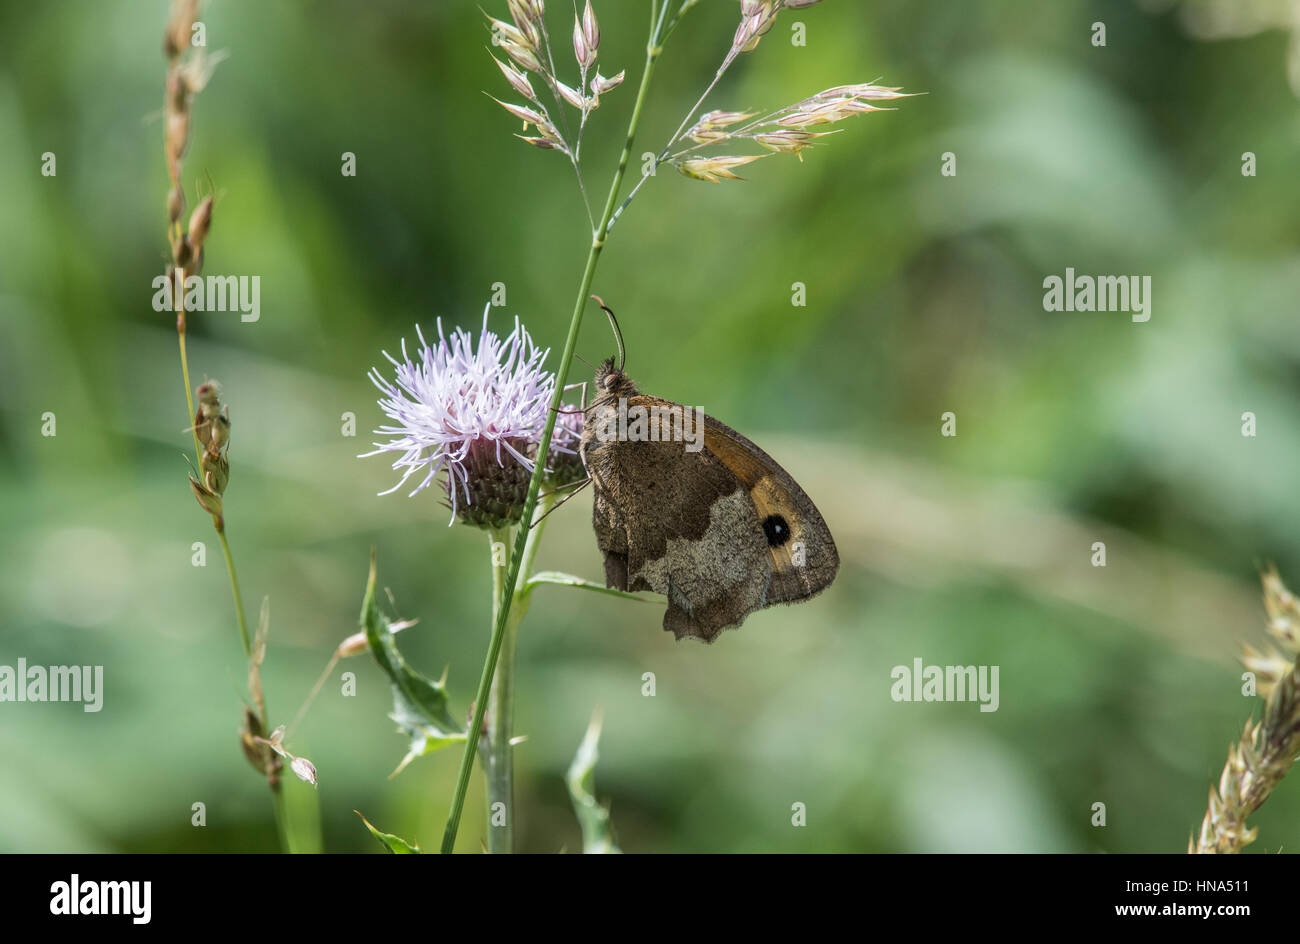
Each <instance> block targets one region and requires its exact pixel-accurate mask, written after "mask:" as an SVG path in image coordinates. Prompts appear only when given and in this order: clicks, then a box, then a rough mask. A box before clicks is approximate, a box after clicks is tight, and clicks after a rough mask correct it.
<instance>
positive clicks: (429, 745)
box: [361, 555, 465, 777]
mask: <svg viewBox="0 0 1300 944" xmlns="http://www.w3.org/2000/svg"><path fill="white" fill-rule="evenodd" d="M361 627H362V629H364V630H365V633H366V643H367V644H368V645H369V647H370V653H371V655H373V656H374V657H375V662H377V663H378V664H379V667H380V668H381V669H383V671H384V674H385V675H387V676H388V678H389V681H391V682H392V685H393V711H392V714H390V715H389V717H390V718H392V719H393V720H394V721H395V722H397V726H398V727H399V728H400V729H401V730H402V731H404V732H405V733H406V734H407V735H408V736H409V737H410V739H411V743H410V748H409V749H408V750H407V752H406V756H405V757H403V758H402V761H401V763H399V764H398V765H397V769H395V770H394V771H393V772H392V773H391V774H390V775H389V776H390V777H395V776H397V774H399V773H401V771H402V770H403V769H404V768H405V767H406V765H407V764H409V763H410V762H411V761H412V760H414V759H415V758H417V757H422V756H424V755H425V754H432V753H433V752H434V751H438V750H441V749H442V748H444V747H447V746H448V745H450V744H456V743H463V742H464V741H465V729H464V728H463V727H461V726H460V725H459V724H458V723H457V721H456V719H455V718H453V717H452V715H451V712H450V711H449V710H448V708H447V687H446V685H445V684H444V682H445V679H446V677H445V676H444V677H443V678H442V679H439V680H438V681H436V682H435V681H433V680H432V679H430V678H428V677H426V676H424V675H421V674H420V673H419V672H417V671H416V670H415V669H413V668H411V667H410V666H409V665H407V663H406V659H404V658H403V657H402V654H401V652H399V651H398V648H397V643H396V642H394V641H393V633H392V629H391V627H392V620H390V619H389V618H388V617H387V616H386V615H385V614H384V613H383V612H382V611H380V609H379V606H378V604H376V602H375V560H374V557H373V555H372V556H371V559H370V578H369V580H368V581H367V582H366V596H365V599H364V600H363V601H362V603H361Z"/></svg>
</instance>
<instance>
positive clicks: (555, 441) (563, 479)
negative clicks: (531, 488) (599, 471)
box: [532, 403, 587, 488]
mask: <svg viewBox="0 0 1300 944" xmlns="http://www.w3.org/2000/svg"><path fill="white" fill-rule="evenodd" d="M582 422H583V415H582V413H581V412H580V411H578V409H577V407H575V406H573V405H572V404H568V403H562V404H560V414H559V416H557V417H556V418H555V429H554V431H552V433H551V448H550V449H549V450H548V452H549V454H548V455H547V457H546V484H547V486H548V487H550V488H563V487H564V486H565V485H569V484H571V483H573V482H577V481H579V480H580V479H584V478H586V477H587V469H586V467H585V466H584V465H583V464H582V458H581V457H580V456H579V455H578V445H579V443H581V441H582ZM532 455H534V456H536V455H537V450H536V448H534V449H533V452H532Z"/></svg>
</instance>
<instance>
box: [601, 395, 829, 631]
mask: <svg viewBox="0 0 1300 944" xmlns="http://www.w3.org/2000/svg"><path fill="white" fill-rule="evenodd" d="M625 402H626V407H627V409H628V412H629V414H631V413H633V412H634V411H635V408H642V409H644V410H645V412H646V413H648V414H649V415H651V416H652V417H654V419H653V420H652V423H653V424H655V430H656V432H655V433H654V434H652V435H651V436H650V437H649V438H648V440H647V438H645V437H640V438H622V437H620V438H607V439H604V440H598V439H597V438H596V437H586V439H587V443H586V446H585V449H586V458H587V463H588V470H589V471H590V473H591V476H592V480H593V484H594V487H595V500H594V506H593V525H594V528H595V531H596V538H597V544H598V545H599V547H600V548H601V551H602V552H603V553H604V556H605V572H606V582H607V583H608V584H609V585H610V586H613V587H618V588H620V589H626V590H634V591H635V590H651V591H654V592H657V593H662V594H664V595H665V596H666V597H667V598H668V612H667V613H666V614H665V616H664V628H665V629H668V630H670V631H671V632H673V633H674V635H675V636H677V638H679V639H680V638H682V637H684V636H695V637H698V638H701V639H705V640H708V641H712V640H713V639H715V638H716V637H717V635H718V634H719V633H720V632H721V631H722V630H723V629H725V628H727V627H729V626H736V625H739V624H740V622H741V621H742V620H744V618H745V617H746V616H747V615H748V614H749V613H752V612H753V611H754V610H757V609H761V608H762V607H765V606H770V605H772V604H773V603H782V602H792V601H795V600H800V599H803V598H805V597H809V596H812V595H813V594H815V593H817V592H818V591H820V590H822V589H824V588H825V587H826V586H827V585H828V584H829V583H830V582H831V580H832V579H833V578H834V576H835V571H836V569H837V568H838V565H839V558H838V555H837V553H836V550H835V543H834V541H833V539H832V538H831V536H830V531H829V529H828V528H827V527H826V524H825V522H824V521H823V520H822V517H821V515H820V513H818V511H817V509H816V507H815V506H814V505H813V504H812V502H811V501H810V500H809V499H808V496H807V495H805V494H804V492H803V490H802V489H801V488H799V486H798V484H797V483H795V481H794V480H793V479H792V478H791V477H790V476H789V474H788V473H786V471H785V470H784V469H782V468H781V467H780V466H779V465H778V464H777V463H776V462H775V461H774V460H773V459H772V458H771V457H770V456H768V455H767V454H766V453H765V452H763V451H762V450H761V449H759V448H758V447H757V446H755V445H754V444H753V443H752V442H750V441H749V440H748V439H746V438H745V437H743V436H741V435H740V434H739V433H737V432H736V431H735V430H733V429H731V428H730V427H728V426H726V425H725V424H723V423H720V422H718V421H717V420H714V419H712V418H711V417H704V416H703V414H700V413H698V412H697V411H694V410H691V409H689V408H684V407H682V406H681V405H680V404H676V403H673V402H671V401H669V400H663V399H660V398H658V397H650V396H633V397H631V398H629V399H627V400H626V401H625ZM616 408H617V407H616V406H615V405H614V404H609V405H607V406H605V407H603V408H597V410H596V415H594V416H589V417H588V422H589V423H592V422H595V423H599V422H602V421H604V419H605V418H607V417H608V411H609V410H613V409H616ZM700 421H702V422H703V436H702V439H701V437H699V435H698V429H697V428H696V427H693V426H692V425H690V424H693V423H697V422H700ZM683 429H685V430H687V431H688V435H687V436H685V437H683V436H682V434H681V433H682V430H683ZM691 431H693V432H695V434H696V435H694V436H692V435H689V432H691Z"/></svg>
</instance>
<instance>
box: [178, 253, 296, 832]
mask: <svg viewBox="0 0 1300 944" xmlns="http://www.w3.org/2000/svg"><path fill="white" fill-rule="evenodd" d="M177 271H178V272H179V273H180V279H181V284H182V285H184V284H185V270H183V269H178V270H177ZM177 294H178V296H179V297H180V298H181V301H179V302H178V303H177V307H176V336H177V338H179V344H180V351H181V377H182V378H183V379H184V381H185V406H186V409H187V410H188V411H189V412H188V414H187V415H188V417H189V423H190V433H191V435H192V436H193V437H194V461H195V464H196V465H195V467H196V468H197V469H200V470H201V469H202V468H203V465H202V463H203V459H202V455H201V446H200V445H199V431H198V428H197V427H196V426H195V425H194V392H193V391H192V390H191V389H190V361H189V354H188V352H187V351H186V349H185V304H184V300H183V298H184V296H183V295H181V294H180V293H177ZM200 474H202V473H201V472H200ZM212 527H213V529H214V530H216V532H217V539H218V540H219V541H221V553H222V555H223V556H224V557H225V559H226V573H227V574H228V575H229V576H230V594H231V596H232V597H234V600H235V620H236V621H237V622H238V624H239V641H240V642H241V643H243V645H244V658H246V659H247V658H251V656H252V654H253V642H252V640H251V639H250V638H249V635H248V620H247V618H246V617H245V616H244V598H243V595H242V594H241V593H240V592H239V576H238V574H236V572H235V558H234V556H233V555H232V554H231V553H230V541H229V540H227V538H226V520H225V518H224V516H222V515H213V516H212ZM262 727H263V729H267V719H266V708H265V705H263V708H262ZM267 730H269V729H267ZM271 801H272V806H273V807H274V809H275V831H276V834H277V835H278V836H279V838H280V848H281V850H282V851H284V852H291V851H292V849H291V848H290V845H289V824H288V820H287V817H286V815H285V809H284V791H283V789H282V788H281V785H280V784H273V785H272V786H271Z"/></svg>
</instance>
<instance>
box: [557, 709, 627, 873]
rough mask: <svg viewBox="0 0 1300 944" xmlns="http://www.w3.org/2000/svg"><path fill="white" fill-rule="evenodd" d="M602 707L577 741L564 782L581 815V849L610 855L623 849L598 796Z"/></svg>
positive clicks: (590, 852) (587, 853)
mask: <svg viewBox="0 0 1300 944" xmlns="http://www.w3.org/2000/svg"><path fill="white" fill-rule="evenodd" d="M600 723H601V718H600V710H599V709H597V711H596V712H595V714H593V715H592V716H591V724H589V725H588V726H587V733H586V735H584V736H583V738H582V743H581V744H579V745H578V753H577V754H575V755H574V758H573V763H572V764H570V765H569V772H568V774H566V775H565V778H564V779H565V783H567V784H568V787H569V798H570V799H572V800H573V811H574V813H576V814H577V816H578V824H579V825H580V826H581V827H582V851H583V854H584V855H608V854H617V853H621V852H622V851H623V850H622V849H620V848H619V847H618V846H617V845H615V843H614V838H613V835H612V828H611V826H610V822H609V807H606V806H601V805H600V804H599V803H598V802H597V801H596V796H595V785H594V781H595V776H596V760H597V758H598V757H599V752H598V750H597V747H598V745H599V744H600Z"/></svg>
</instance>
